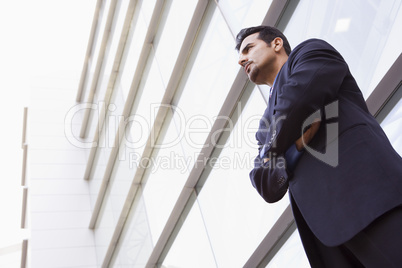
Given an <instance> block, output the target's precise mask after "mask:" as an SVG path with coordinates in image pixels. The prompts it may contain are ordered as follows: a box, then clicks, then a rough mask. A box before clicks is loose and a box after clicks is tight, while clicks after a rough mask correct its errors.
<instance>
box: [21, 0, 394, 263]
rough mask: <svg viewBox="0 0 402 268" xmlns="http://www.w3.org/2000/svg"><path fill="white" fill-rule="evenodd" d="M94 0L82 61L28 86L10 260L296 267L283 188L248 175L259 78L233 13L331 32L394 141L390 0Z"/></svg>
mask: <svg viewBox="0 0 402 268" xmlns="http://www.w3.org/2000/svg"><path fill="white" fill-rule="evenodd" d="M93 2H94V4H93V6H94V10H93V13H91V14H88V16H90V17H91V18H92V17H93V20H92V25H83V27H87V28H88V29H90V31H89V34H88V37H87V38H88V39H89V41H88V45H87V47H82V50H83V51H85V53H83V54H85V58H83V59H82V63H81V64H80V65H79V66H77V68H78V69H80V71H81V75H80V76H79V77H78V76H70V75H69V74H68V73H60V74H58V75H54V76H52V77H50V76H49V77H44V78H42V79H37V80H36V81H35V83H34V86H33V88H32V99H31V106H30V107H28V109H27V118H28V119H27V122H28V124H27V125H28V132H27V133H28V135H29V140H28V141H29V142H27V146H26V147H25V150H26V156H27V159H28V160H27V163H28V164H27V165H28V168H27V174H26V181H24V182H23V184H24V189H25V190H24V192H25V196H26V197H27V198H25V199H24V211H26V212H25V213H24V215H27V217H26V219H27V220H26V221H25V218H24V223H23V224H24V228H28V229H29V230H30V232H31V235H30V237H29V238H28V239H27V240H25V241H24V244H23V246H24V247H23V250H22V266H23V267H32V268H46V267H80V268H84V267H87V268H89V267H91V268H92V267H93V268H95V267H117V268H126V267H135V268H140V267H165V268H179V267H180V268H195V267H199V268H212V267H219V268H233V267H250V268H255V267H270V268H276V267H286V268H288V267H309V264H308V260H307V259H306V257H305V254H304V251H303V248H302V245H301V242H300V238H299V235H298V232H297V230H296V225H295V223H294V220H293V216H292V212H291V209H290V207H289V198H288V196H287V195H286V196H285V197H284V198H283V199H282V200H280V201H279V202H277V203H274V204H268V203H266V202H265V201H264V200H263V199H262V198H261V197H260V196H259V195H258V193H257V192H256V191H255V189H254V188H253V187H252V185H251V183H250V180H249V177H248V173H249V171H250V170H251V168H252V167H253V159H254V157H255V155H256V154H257V144H256V141H255V138H254V134H255V131H256V129H257V128H258V122H259V119H260V117H261V114H262V113H263V111H264V110H265V108H266V105H267V98H268V93H269V88H267V87H265V86H255V85H254V84H253V83H251V82H249V81H248V79H247V77H246V75H245V73H244V71H243V70H242V69H241V68H240V66H239V65H238V64H237V61H238V54H237V52H236V51H235V49H234V47H235V42H234V38H235V36H236V34H237V32H238V31H239V30H240V29H242V28H244V27H248V26H255V25H260V24H265V25H272V26H276V27H278V28H279V29H281V30H282V31H283V32H284V33H285V35H286V36H287V37H288V39H289V42H290V44H291V46H292V48H293V47H295V46H296V45H297V44H299V43H300V42H302V41H303V40H305V39H308V38H312V37H315V38H321V39H324V40H326V41H328V42H329V43H330V44H332V45H333V46H334V47H335V48H336V49H338V50H339V51H340V53H341V54H342V55H343V56H344V58H345V60H346V61H347V62H348V64H349V67H350V69H351V72H352V74H353V75H354V76H355V78H356V80H357V83H358V84H359V86H360V88H361V90H362V92H363V94H364V97H365V99H366V101H367V104H368V107H369V109H370V112H371V113H372V114H373V115H375V116H376V118H377V119H378V121H379V122H380V123H381V125H382V127H383V129H384V130H385V132H386V134H387V135H388V137H389V139H390V140H391V142H392V144H393V145H394V147H395V149H396V150H397V151H398V153H399V154H402V137H401V135H400V133H401V130H402V115H401V114H402V101H401V96H402V89H401V88H400V86H401V83H402V56H401V52H402V46H401V44H402V35H401V32H402V0H370V1H366V0H364V1H363V0H356V1H350V0H336V1H333V0H300V1H297V0H233V1H232V0H219V1H218V0H215V1H213V0H198V1H197V0H97V1H94V0H93ZM71 20H74V16H71ZM85 41H86V40H85ZM60 53H63V51H60ZM60 64H63V63H62V62H60ZM25 260H26V262H25Z"/></svg>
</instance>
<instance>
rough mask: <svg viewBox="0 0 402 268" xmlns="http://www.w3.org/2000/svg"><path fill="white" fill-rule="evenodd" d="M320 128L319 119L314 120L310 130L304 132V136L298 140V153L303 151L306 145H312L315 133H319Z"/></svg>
mask: <svg viewBox="0 0 402 268" xmlns="http://www.w3.org/2000/svg"><path fill="white" fill-rule="evenodd" d="M319 127H320V121H319V119H316V120H314V123H312V124H311V126H310V127H309V129H307V130H306V132H304V134H303V135H302V136H301V137H300V138H299V139H297V141H296V142H295V144H296V148H297V150H298V151H301V150H302V149H303V148H304V146H305V145H306V144H309V143H310V141H311V140H312V139H313V137H314V135H315V133H317V131H318V128H319Z"/></svg>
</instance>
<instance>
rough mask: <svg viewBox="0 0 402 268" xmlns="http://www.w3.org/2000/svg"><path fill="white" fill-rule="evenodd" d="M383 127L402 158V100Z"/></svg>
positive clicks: (388, 116) (386, 119)
mask: <svg viewBox="0 0 402 268" xmlns="http://www.w3.org/2000/svg"><path fill="white" fill-rule="evenodd" d="M401 90H402V88H399V91H401ZM395 95H396V94H395ZM399 95H400V94H399ZM381 127H382V128H383V129H384V131H385V133H386V134H387V136H388V139H389V140H390V142H391V143H392V146H393V147H394V149H395V150H396V151H397V152H398V153H399V155H401V156H402V135H401V129H402V99H399V101H398V103H397V104H396V105H395V107H394V108H393V109H392V110H391V112H390V113H389V114H388V115H387V117H385V119H384V120H383V121H382V122H381Z"/></svg>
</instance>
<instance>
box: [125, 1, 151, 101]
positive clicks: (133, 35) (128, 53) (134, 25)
mask: <svg viewBox="0 0 402 268" xmlns="http://www.w3.org/2000/svg"><path fill="white" fill-rule="evenodd" d="M142 2H143V1H137V4H136V7H135V11H134V15H133V19H132V21H131V25H130V29H132V30H130V34H129V36H128V38H127V44H126V46H125V51H124V55H123V62H124V67H123V68H122V69H123V70H122V71H121V75H120V76H119V79H118V83H119V85H120V87H121V88H122V90H123V94H124V100H126V99H127V96H128V93H129V91H130V87H131V82H132V81H133V76H134V73H135V70H136V67H137V64H138V59H139V58H140V53H141V50H142V45H143V44H144V39H145V35H146V33H147V27H146V24H145V21H144V20H143V19H142V18H141V11H140V10H141V8H142Z"/></svg>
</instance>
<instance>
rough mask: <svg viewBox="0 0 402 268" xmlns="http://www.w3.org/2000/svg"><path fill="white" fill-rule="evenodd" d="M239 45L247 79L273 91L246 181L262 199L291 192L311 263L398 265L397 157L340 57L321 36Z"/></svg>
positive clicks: (259, 33) (268, 33)
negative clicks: (295, 42)
mask: <svg viewBox="0 0 402 268" xmlns="http://www.w3.org/2000/svg"><path fill="white" fill-rule="evenodd" d="M236 42H237V46H236V49H237V50H238V51H239V64H240V65H241V66H242V67H243V68H244V70H245V72H246V74H247V75H248V77H249V79H250V80H251V81H252V82H254V83H256V84H267V85H269V86H271V87H272V88H271V92H270V99H269V104H268V107H267V109H266V110H265V112H264V114H263V117H262V119H261V121H260V127H259V130H258V132H257V133H256V138H257V141H258V144H259V145H260V148H259V154H258V155H257V157H256V159H255V168H254V169H253V170H252V171H251V172H250V179H251V182H252V184H253V186H254V187H255V188H256V190H257V191H258V192H259V194H260V195H261V196H262V197H263V198H264V199H265V200H266V201H267V202H276V201H278V200H279V199H281V198H282V197H283V195H284V194H285V193H286V191H287V189H289V196H290V202H291V206H292V210H293V215H294V217H295V221H296V224H297V227H298V230H299V233H300V237H301V240H302V243H303V246H304V249H305V251H306V254H307V257H308V259H309V261H310V264H311V266H312V267H342V268H344V267H402V254H401V253H402V251H401V249H402V230H401V228H402V159H401V157H400V156H399V155H398V154H397V153H396V151H395V150H394V149H393V148H392V146H391V144H390V142H389V141H388V139H387V137H386V135H385V134H384V132H383V131H382V129H381V127H380V126H379V124H378V123H377V122H376V120H375V119H374V118H373V117H372V116H371V115H370V113H369V112H368V109H367V107H366V104H365V101H364V98H363V96H362V93H361V91H360V90H359V88H358V86H357V84H356V82H355V80H354V78H353V77H352V75H351V73H350V71H349V68H348V66H347V64H346V63H345V61H344V59H343V58H342V56H341V55H340V54H339V53H338V52H337V51H336V50H335V49H334V48H333V47H332V46H330V45H329V44H328V43H326V42H325V41H322V40H318V39H311V40H307V41H305V42H303V43H301V44H300V45H298V46H297V47H296V48H295V49H294V50H293V51H292V52H291V49H290V45H289V43H288V41H287V39H286V37H285V36H284V35H283V34H282V33H281V32H280V31H278V30H277V29H275V28H272V27H267V26H259V27H251V28H247V29H243V30H241V31H240V32H239V34H238V35H237V38H236ZM314 120H315V121H317V120H318V122H315V123H312V122H313V121H314ZM308 125H311V127H310V128H308V130H307V131H304V130H305V129H306V126H308ZM302 134H303V135H302ZM306 144H308V148H306V149H303V147H305V146H306ZM306 147H307V146H306ZM307 149H308V150H307ZM303 151H304V152H303Z"/></svg>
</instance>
